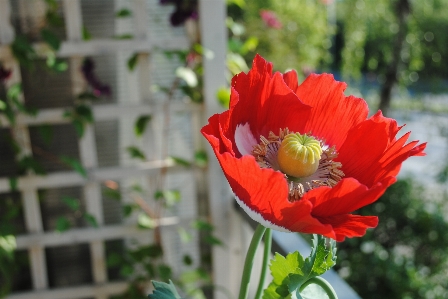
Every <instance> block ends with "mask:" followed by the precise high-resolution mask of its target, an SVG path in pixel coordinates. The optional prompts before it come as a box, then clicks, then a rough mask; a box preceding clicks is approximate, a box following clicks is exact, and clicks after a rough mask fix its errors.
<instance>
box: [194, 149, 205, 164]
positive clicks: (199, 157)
mask: <svg viewBox="0 0 448 299" xmlns="http://www.w3.org/2000/svg"><path fill="white" fill-rule="evenodd" d="M194 162H195V163H196V165H197V166H199V167H206V166H207V163H208V158H207V153H206V152H205V151H204V150H199V151H197V152H196V153H195V154H194Z"/></svg>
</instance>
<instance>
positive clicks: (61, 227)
mask: <svg viewBox="0 0 448 299" xmlns="http://www.w3.org/2000/svg"><path fill="white" fill-rule="evenodd" d="M70 226H71V224H70V221H69V220H68V219H67V218H66V217H63V216H61V217H59V218H58V219H57V220H56V231H58V232H60V233H62V232H65V231H67V230H68V229H69V228H70Z"/></svg>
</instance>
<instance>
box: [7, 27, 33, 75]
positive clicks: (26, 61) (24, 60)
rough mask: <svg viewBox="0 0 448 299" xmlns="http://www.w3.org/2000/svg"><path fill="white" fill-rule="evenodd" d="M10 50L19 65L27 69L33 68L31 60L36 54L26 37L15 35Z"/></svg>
mask: <svg viewBox="0 0 448 299" xmlns="http://www.w3.org/2000/svg"><path fill="white" fill-rule="evenodd" d="M11 50H12V53H13V55H14V57H15V58H16V59H17V60H18V61H19V63H20V64H21V65H23V66H25V67H26V68H28V69H30V68H31V67H32V66H33V60H34V59H35V58H36V57H37V54H36V52H35V51H34V48H33V46H32V45H31V43H30V42H29V40H28V38H27V37H26V36H24V35H17V36H16V38H15V40H14V41H13V43H12V44H11Z"/></svg>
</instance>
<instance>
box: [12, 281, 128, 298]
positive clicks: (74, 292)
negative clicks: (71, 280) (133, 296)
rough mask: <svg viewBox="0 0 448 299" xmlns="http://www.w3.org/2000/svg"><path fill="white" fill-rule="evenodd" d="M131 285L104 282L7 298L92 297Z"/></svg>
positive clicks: (124, 288)
mask: <svg viewBox="0 0 448 299" xmlns="http://www.w3.org/2000/svg"><path fill="white" fill-rule="evenodd" d="M128 286H129V283H128V282H127V281H120V282H112V283H104V284H100V285H85V286H77V287H70V288H58V289H53V290H41V291H35V292H23V293H17V294H13V295H9V296H7V297H6V299H84V298H91V297H93V296H95V295H96V294H98V293H101V294H107V295H119V294H121V293H123V292H124V291H126V288H127V287H128Z"/></svg>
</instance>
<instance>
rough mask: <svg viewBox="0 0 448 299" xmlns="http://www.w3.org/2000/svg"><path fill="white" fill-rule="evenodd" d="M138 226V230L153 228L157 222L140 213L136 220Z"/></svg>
mask: <svg viewBox="0 0 448 299" xmlns="http://www.w3.org/2000/svg"><path fill="white" fill-rule="evenodd" d="M137 223H138V226H139V227H140V228H150V229H151V228H154V227H156V226H157V222H156V221H155V220H154V219H152V218H151V217H149V216H148V215H147V214H144V213H140V214H139V215H138V219H137Z"/></svg>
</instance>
